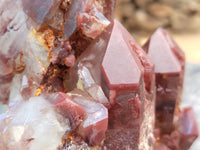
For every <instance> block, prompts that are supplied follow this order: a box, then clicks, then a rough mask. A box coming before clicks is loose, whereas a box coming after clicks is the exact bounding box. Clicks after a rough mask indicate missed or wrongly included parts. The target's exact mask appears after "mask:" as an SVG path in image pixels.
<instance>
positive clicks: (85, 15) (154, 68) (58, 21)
mask: <svg viewBox="0 0 200 150" xmlns="http://www.w3.org/2000/svg"><path fill="white" fill-rule="evenodd" d="M115 4H116V0H42V1H41V0H35V1H30V0H15V1H14V0H2V1H1V2H0V14H1V15H0V22H1V23H0V45H1V46H0V102H1V103H4V104H8V107H9V108H8V111H7V112H6V113H3V114H0V149H2V150H15V149H16V150H18V149H21V150H27V149H30V150H36V149H45V150H51V149H52V150H54V149H59V150H77V149H86V150H90V149H91V150H93V149H99V150H101V149H106V150H127V149H134V150H151V149H176V150H178V149H184V150H186V149H188V148H189V147H190V146H191V144H192V143H193V141H194V140H195V139H196V138H197V137H198V129H197V123H196V120H195V116H194V112H193V110H192V108H185V109H183V110H180V108H179V104H180V102H181V92H182V87H183V79H184V67H185V56H184V53H183V52H182V51H181V49H180V48H179V47H178V46H177V45H176V43H175V42H174V41H173V40H172V38H171V37H170V36H169V34H168V33H167V31H165V30H164V29H161V28H160V29H158V30H157V31H156V32H155V33H154V34H153V35H152V36H151V38H150V39H149V40H148V41H147V43H146V44H145V45H144V46H143V47H141V46H140V45H139V44H137V42H136V41H135V40H134V38H133V37H132V35H131V34H130V33H129V32H128V31H127V30H126V29H125V28H124V27H123V25H122V24H121V23H120V22H118V21H117V20H116V19H113V12H114V8H115ZM13 6H15V7H13ZM188 122H189V123H190V125H189V126H188Z"/></svg>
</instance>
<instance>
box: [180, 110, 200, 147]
mask: <svg viewBox="0 0 200 150" xmlns="http://www.w3.org/2000/svg"><path fill="white" fill-rule="evenodd" d="M178 131H179V132H180V135H181V139H180V148H181V149H182V150H188V149H189V148H190V146H191V145H192V143H193V142H194V141H195V140H196V138H197V137H198V136H199V132H198V126H197V121H196V118H195V113H194V111H193V109H192V108H191V107H188V108H184V109H183V110H182V111H181V114H180V119H179V125H178Z"/></svg>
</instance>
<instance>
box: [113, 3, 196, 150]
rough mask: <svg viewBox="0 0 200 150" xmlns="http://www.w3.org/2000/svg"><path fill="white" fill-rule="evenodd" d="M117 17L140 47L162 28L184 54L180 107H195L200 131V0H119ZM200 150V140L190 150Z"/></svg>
mask: <svg viewBox="0 0 200 150" xmlns="http://www.w3.org/2000/svg"><path fill="white" fill-rule="evenodd" d="M115 17H116V18H117V19H118V20H119V21H120V22H121V23H122V24H123V25H124V26H125V27H126V28H127V29H128V30H129V32H131V34H132V35H133V36H134V38H135V39H136V40H137V42H138V43H139V44H140V45H143V44H144V43H145V42H146V40H147V39H148V38H149V37H150V35H151V34H152V33H153V32H154V31H155V30H156V29H157V28H158V27H163V28H165V29H167V30H168V32H170V34H171V36H172V37H173V39H174V40H175V41H176V43H177V44H178V45H179V46H180V48H181V49H182V50H183V51H184V52H185V55H186V72H185V81H184V90H183V98H182V104H181V106H182V107H185V106H192V107H193V108H194V110H195V113H196V117H197V121H198V126H199V131H200V0H118V3H117V6H116V12H115ZM188 124H189V122H188ZM199 149H200V137H199V138H198V139H197V140H196V141H195V143H194V144H193V145H192V147H191V148H190V150H199Z"/></svg>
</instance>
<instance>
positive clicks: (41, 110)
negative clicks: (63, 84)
mask: <svg viewBox="0 0 200 150" xmlns="http://www.w3.org/2000/svg"><path fill="white" fill-rule="evenodd" d="M69 130H70V127H69V122H68V120H67V119H65V118H63V117H62V116H60V115H59V114H57V113H56V112H55V111H54V109H53V106H52V105H51V104H50V103H49V102H48V101H47V100H45V99H44V98H43V97H41V96H38V97H32V98H30V99H29V100H28V101H21V102H17V103H14V104H13V105H12V106H10V109H9V111H8V112H7V113H6V114H2V115H0V139H1V142H0V149H1V150H27V149H29V150H56V149H57V147H58V146H59V145H60V144H61V142H62V136H63V135H64V134H65V132H67V131H69Z"/></svg>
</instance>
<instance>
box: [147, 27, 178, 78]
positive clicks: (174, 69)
mask: <svg viewBox="0 0 200 150" xmlns="http://www.w3.org/2000/svg"><path fill="white" fill-rule="evenodd" d="M165 34H167V33H166V31H165V30H164V29H161V28H159V29H157V30H156V32H155V33H154V34H153V35H152V36H151V39H150V42H149V45H148V55H149V57H150V58H151V59H152V60H153V62H154V63H155V72H156V73H167V74H172V73H179V72H181V64H180V63H179V60H178V58H177V57H176V55H175V54H174V52H173V50H172V49H171V47H170V43H169V41H168V40H167V37H166V36H165ZM155 41H156V42H155Z"/></svg>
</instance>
